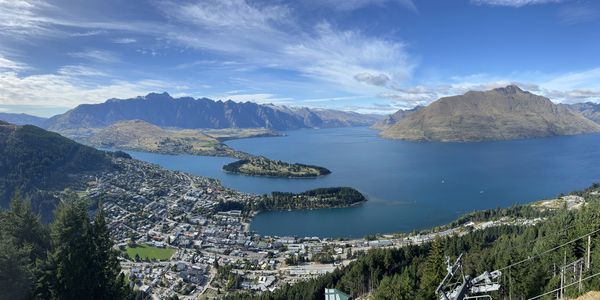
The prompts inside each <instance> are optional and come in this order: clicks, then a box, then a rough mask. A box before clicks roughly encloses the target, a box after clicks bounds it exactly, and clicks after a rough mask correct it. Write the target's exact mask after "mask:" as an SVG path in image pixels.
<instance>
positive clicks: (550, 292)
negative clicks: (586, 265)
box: [528, 272, 600, 300]
mask: <svg viewBox="0 0 600 300" xmlns="http://www.w3.org/2000/svg"><path fill="white" fill-rule="evenodd" d="M598 275H600V272H598V273H596V274H594V275H590V276H588V277H586V278H583V279H581V281H582V282H583V281H586V280H588V279H590V278H592V277H596V276H598ZM575 284H579V281H576V282H573V283H569V284H567V285H565V286H563V287H562V288H563V289H566V288H568V287H570V286H572V285H575ZM560 289H561V288H557V289H554V290H552V291H549V292H546V293H544V294H541V295H537V296H535V297H533V298H529V299H528V300H534V299H539V298H541V297H544V296H546V295H548V294H552V293H554V292H557V291H558V290H560Z"/></svg>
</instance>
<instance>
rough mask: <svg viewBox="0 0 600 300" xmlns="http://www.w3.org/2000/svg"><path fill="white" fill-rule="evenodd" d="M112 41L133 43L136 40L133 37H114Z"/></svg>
mask: <svg viewBox="0 0 600 300" xmlns="http://www.w3.org/2000/svg"><path fill="white" fill-rule="evenodd" d="M112 42H113V43H115V44H133V43H135V42H137V40H136V39H134V38H116V39H113V40H112Z"/></svg>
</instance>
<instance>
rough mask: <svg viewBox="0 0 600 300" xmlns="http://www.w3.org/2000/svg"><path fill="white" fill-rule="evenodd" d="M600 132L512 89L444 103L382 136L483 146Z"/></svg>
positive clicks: (569, 112)
mask: <svg viewBox="0 0 600 300" xmlns="http://www.w3.org/2000/svg"><path fill="white" fill-rule="evenodd" d="M598 131H600V125H598V124H596V123H594V122H592V121H590V120H589V119H587V118H585V117H584V116H582V115H581V114H579V113H577V112H574V111H572V110H570V109H567V108H565V107H562V106H559V105H555V104H554V103H552V101H550V100H549V99H548V98H545V97H542V96H538V95H534V94H532V93H529V92H526V91H523V90H521V89H520V88H518V87H517V86H514V85H510V86H507V87H504V88H497V89H493V90H490V91H484V92H476V91H471V92H468V93H466V94H464V95H459V96H452V97H445V98H441V99H439V100H437V101H435V102H433V103H431V104H430V105H429V106H427V107H425V108H424V109H422V110H420V111H418V112H415V113H413V114H411V115H409V116H408V117H406V118H404V119H402V120H400V122H398V123H397V124H395V125H393V126H391V127H389V128H387V129H385V130H383V131H382V132H381V135H382V136H383V137H386V138H392V139H403V140H412V141H443V142H463V141H484V140H510V139H520V138H537V137H548V136H557V135H574V134H581V133H590V132H598Z"/></svg>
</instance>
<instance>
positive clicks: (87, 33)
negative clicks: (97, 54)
mask: <svg viewBox="0 0 600 300" xmlns="http://www.w3.org/2000/svg"><path fill="white" fill-rule="evenodd" d="M105 33H106V30H90V31H84V32H73V33H70V34H69V36H72V37H86V36H94V35H99V34H105Z"/></svg>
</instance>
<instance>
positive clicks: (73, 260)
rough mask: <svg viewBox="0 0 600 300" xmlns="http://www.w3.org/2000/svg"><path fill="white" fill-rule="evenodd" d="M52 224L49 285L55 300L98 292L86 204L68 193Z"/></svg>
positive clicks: (78, 297)
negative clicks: (96, 290)
mask: <svg viewBox="0 0 600 300" xmlns="http://www.w3.org/2000/svg"><path fill="white" fill-rule="evenodd" d="M54 218H55V219H54V222H53V223H52V225H51V240H52V247H53V249H52V252H51V253H50V256H49V265H50V268H49V269H50V276H49V278H48V281H49V282H48V285H49V290H50V295H51V297H52V298H53V299H81V298H85V297H87V296H89V295H90V293H92V291H94V290H95V289H96V286H97V284H98V283H97V282H96V278H95V277H96V274H95V272H96V271H97V270H95V261H94V256H95V255H94V244H93V239H92V237H91V235H90V233H91V230H90V226H91V224H90V220H89V218H88V215H87V205H86V204H85V202H84V201H83V200H81V199H79V197H77V196H76V195H75V194H73V193H69V194H68V195H67V197H66V198H65V199H63V201H62V202H61V204H60V205H59V206H58V208H57V210H56V212H55V217H54Z"/></svg>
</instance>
